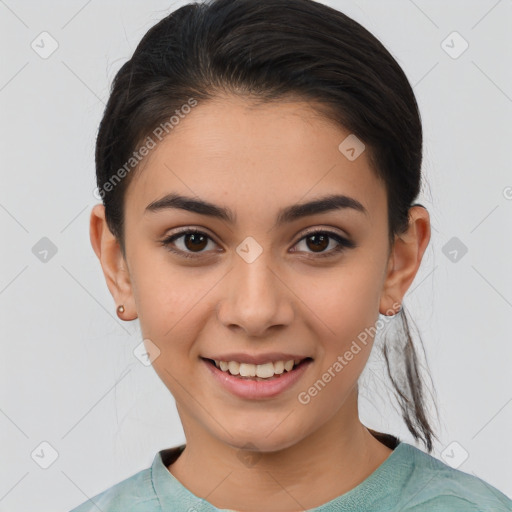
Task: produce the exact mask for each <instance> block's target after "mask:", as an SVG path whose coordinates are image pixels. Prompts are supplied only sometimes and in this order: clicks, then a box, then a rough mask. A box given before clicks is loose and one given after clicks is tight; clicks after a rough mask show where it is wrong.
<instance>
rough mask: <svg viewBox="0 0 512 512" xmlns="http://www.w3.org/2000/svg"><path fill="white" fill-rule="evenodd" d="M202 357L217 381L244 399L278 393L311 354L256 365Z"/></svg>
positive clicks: (306, 364)
mask: <svg viewBox="0 0 512 512" xmlns="http://www.w3.org/2000/svg"><path fill="white" fill-rule="evenodd" d="M201 360H202V361H203V363H204V364H205V366H206V368H207V369H208V371H209V374H210V375H211V376H212V377H213V378H214V379H215V381H216V382H217V383H219V384H220V385H221V386H222V387H223V388H224V389H226V390H227V391H229V392H230V393H232V394H234V395H236V396H238V397H240V398H246V399H262V398H271V397H275V396H277V395H279V394H280V393H282V392H283V391H285V390H287V389H289V388H290V387H291V386H293V384H295V383H296V382H297V381H298V380H299V379H300V378H301V377H302V375H303V374H304V373H305V371H306V370H307V368H308V367H309V366H310V365H311V364H312V362H313V359H312V358H310V357H307V358H305V359H296V360H294V359H292V360H288V361H274V362H273V363H272V362H269V363H264V364H259V365H255V364H248V363H238V362H236V361H217V360H214V359H206V358H201ZM262 375H264V376H262Z"/></svg>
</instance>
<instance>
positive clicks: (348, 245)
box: [160, 228, 356, 259]
mask: <svg viewBox="0 0 512 512" xmlns="http://www.w3.org/2000/svg"><path fill="white" fill-rule="evenodd" d="M190 234H197V235H204V236H206V237H207V238H209V239H210V240H212V239H211V237H209V236H208V235H207V234H206V233H204V232H203V231H200V230H198V229H193V228H188V229H187V230H184V231H180V232H179V233H175V234H173V235H171V236H169V237H167V238H165V239H164V240H162V241H161V242H160V243H161V245H163V246H164V247H165V248H166V249H167V250H168V251H170V252H172V253H174V254H177V255H179V256H183V257H185V258H198V257H200V256H201V254H202V253H201V252H198V253H190V252H186V251H182V250H177V249H174V248H172V247H171V244H172V243H173V242H174V241H175V240H177V239H179V238H182V237H183V236H186V235H190ZM312 235H327V236H328V237H329V238H332V239H333V240H335V241H336V242H337V243H338V246H337V247H336V248H334V249H331V250H330V251H327V252H323V253H310V254H315V256H308V257H309V258H314V259H317V258H327V257H333V256H335V255H337V254H339V253H341V252H343V251H345V250H346V249H353V248H355V247H356V244H355V243H354V242H352V241H351V240H348V239H346V238H344V237H342V236H340V235H338V234H337V233H334V232H333V231H326V230H323V229H318V230H315V231H310V232H308V233H306V234H305V235H304V236H303V237H302V238H301V239H300V240H298V241H297V243H296V244H295V245H297V244H298V243H299V242H302V241H303V240H304V239H306V238H308V237H310V236H312ZM212 241H213V240H212ZM192 254H196V255H195V256H192Z"/></svg>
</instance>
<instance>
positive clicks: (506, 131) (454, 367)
mask: <svg viewBox="0 0 512 512" xmlns="http://www.w3.org/2000/svg"><path fill="white" fill-rule="evenodd" d="M183 3H185V2H174V3H171V2H164V1H157V0H151V1H145V2H138V3H136V2H133V1H131V2H121V1H120V0H119V1H103V2H100V1H99V0H90V1H88V2H87V1H77V0H73V1H66V2H64V1H61V2H58V1H53V0H52V1H46V2H35V1H34V2H28V1H20V0H18V1H15V0H5V1H2V0H0V38H1V50H0V51H1V62H2V65H1V67H0V109H1V114H2V115H1V130H2V131H1V136H0V141H1V142H0V144H1V147H0V149H1V155H2V165H1V166H0V168H1V173H2V175H1V187H0V227H1V231H2V240H3V243H2V249H1V253H0V254H1V266H0V315H1V316H0V329H1V334H0V336H1V342H2V345H1V348H2V356H1V358H0V364H1V367H0V375H1V377H0V378H1V381H0V433H1V437H0V451H1V453H2V456H1V458H0V460H1V462H0V511H3V512H5V511H10V512H11V511H26V510H38V511H41V512H45V511H50V510H51V511H53V512H55V511H67V510H69V509H71V508H72V507H74V506H76V505H78V504H79V503H82V502H83V501H85V500H86V499H87V498H88V497H92V496H94V495H95V494H97V493H99V492H100V491H102V490H104V489H105V488H107V487H109V486H111V485H113V484H114V483H117V482H119V481H121V480H122V479H124V478H127V477H129V476H131V475H132V474H134V473H135V472H137V471H139V470H141V469H144V468H146V467H148V466H149V465H150V464H151V462H152V460H153V457H154V455H155V454H156V452H157V451H158V450H160V449H163V448H166V447H170V446H175V445H177V444H179V443H181V442H183V441H184V439H185V438H184V435H183V431H182V428H181V425H180V422H179V418H178V416H177V413H176V409H175V404H174V400H173V398H172V396H171V395H170V393H169V392H168V391H167V389H166V388H165V387H164V385H163V384H162V383H161V382H160V380H159V378H158V377H157V375H156V374H155V373H154V371H153V370H152V368H151V367H146V366H144V365H143V364H141V363H140V362H139V360H138V359H137V358H135V357H134V355H133V349H134V348H135V347H136V346H137V345H138V344H139V343H140V342H141V336H140V330H139V327H138V324H137V322H131V323H124V322H121V321H120V320H118V318H117V317H116V315H115V305H114V303H113V300H112V297H111V296H110V294H109V292H108V289H107V287H106V284H105V282H104V279H103V274H102V272H101V268H100V264H99V262H98V261H97V259H96V256H95V254H94V253H93V250H92V248H91V246H90V243H89V233H88V228H89V225H88V222H89V213H90V210H91V208H92V206H93V205H94V204H96V203H97V202H98V201H97V200H96V198H95V197H94V196H93V190H94V188H95V182H94V161H93V154H94V139H95V135H96V131H97V127H98V123H99V121H100V117H101V115H102V112H103V108H104V103H105V102H106V100H107V97H108V90H109V87H110V83H111V81H112V79H113V77H114V75H115V73H116V71H117V70H118V69H119V67H120V66H121V65H122V64H123V63H124V62H125V61H126V60H127V59H128V58H129V57H130V56H131V54H132V52H133V50H134V49H135V46H136V44H137V43H138V42H139V40H140V38H141V37H142V36H143V35H144V34H145V32H146V31H147V30H148V29H149V28H150V27H151V26H152V25H153V24H155V23H156V22H157V21H158V20H159V19H161V18H162V17H163V16H164V15H166V14H167V13H168V12H170V11H171V10H174V9H175V8H177V7H178V6H180V5H182V4H183ZM325 3H327V4H329V5H331V6H333V7H335V8H338V9H340V10H342V11H344V12H345V13H346V14H348V15H349V16H352V17H353V18H354V19H356V20H357V21H359V22H360V23H362V24H363V25H364V26H366V27H367V28H368V29H369V30H370V31H371V32H373V33H374V34H375V35H376V36H377V37H378V38H379V39H380V40H381V41H382V42H383V43H384V44H385V45H386V47H387V48H388V49H389V50H390V51H391V53H392V54H393V55H394V56H395V58H396V59H397V60H398V62H399V63H400V64H401V65H402V67H403V68H404V70H405V72H406V74H407V76H408V77H409V79H410V81H411V84H412V85H413V86H414V90H415V93H416V95H417V99H418V102H419V105H420V110H421V113H422V118H423V122H424V130H425V149H424V166H423V169H424V173H425V184H424V188H423V192H422V195H421V197H420V201H421V202H422V203H423V204H424V205H425V206H426V207H427V208H428V209H429V211H430V214H431V221H432V239H431V242H430V245H429V247H428V249H427V252H426V254H425V257H424V261H423V263H422V266H421V269H420V272H419V274H418V275H417V277H416V279H415V281H414V283H413V284H412V286H411V288H410V290H409V292H408V294H407V295H406V299H405V304H406V307H408V310H409V311H410V313H411V315H412V317H413V318H414V321H415V323H416V325H417V326H418V329H419V331H420V332H421V335H422V339H423V342H424V344H425V348H426V352H427V358H428V362H429V366H430V369H431V373H432V377H433V381H434V384H435V388H436V390H437V402H438V405H439V410H440V425H435V426H436V427H437V428H438V431H439V435H440V438H441V443H436V449H435V453H434V455H435V456H437V457H438V458H441V459H442V460H444V461H445V462H447V463H451V464H452V465H453V466H454V467H458V468H459V469H460V470H462V471H465V472H468V473H472V474H475V475H477V476H479V477H480V478H483V479H484V480H486V481H487V482H489V483H491V484H492V485H494V486H496V487H497V488H498V489H500V490H501V491H502V492H504V493H505V494H507V495H508V496H510V497H512V470H511V468H510V460H512V437H511V436H510V431H511V426H512V386H511V372H510V366H511V362H512V339H511V336H510V318H511V313H512V268H511V261H512V243H511V233H512V172H511V167H510V156H509V154H510V141H511V140H512V133H511V132H512V129H511V123H510V114H511V112H512V81H511V78H512V76H511V75H512V72H511V69H512V68H511V65H510V64H511V56H512V41H511V35H510V26H511V21H512V0H500V1H496V0H481V1H467V0H464V1H462V0H461V1H449V2H447V1H445V0H443V1H441V0H439V1H426V0H415V1H412V0H411V1H409V0H400V1H398V0H397V1H392V2H391V1H386V2H379V1H368V0H366V1H365V0H359V1H352V2H349V1H329V2H325ZM44 31H46V32H48V33H49V34H50V35H51V38H53V40H55V41H56V42H57V44H58V48H57V49H56V51H55V52H54V53H53V54H51V55H50V56H46V57H47V58H43V57H42V56H41V52H44V51H49V50H50V49H51V44H52V40H51V39H50V38H49V36H40V34H41V33H42V32H44ZM454 31H457V32H458V33H459V34H460V36H461V37H462V38H463V39H460V38H458V36H456V35H455V36H453V35H451V34H452V32H454ZM41 40H43V42H41ZM464 40H465V41H467V43H468V44H469V47H468V48H467V50H466V51H464V52H463V53H462V54H460V55H459V53H460V52H461V50H462V49H463V48H464ZM443 41H445V42H444V43H443ZM33 42H34V43H33ZM32 43H33V44H34V46H36V45H38V46H36V48H37V49H38V51H35V50H34V49H33V48H32V46H31V45H32ZM38 52H39V53H38ZM447 52H448V53H447ZM449 53H451V55H450V54H449ZM45 237H46V238H47V239H49V241H51V243H50V242H49V241H48V240H46V239H44V240H42V241H41V239H43V238H45ZM454 237H455V238H454ZM464 247H466V248H467V252H466V253H465V254H464ZM52 249H53V252H52ZM45 250H47V251H48V252H47V253H45V252H44V251H45ZM454 250H455V251H456V253H455V252H453V251H454ZM55 251H56V253H55V254H54V252H55ZM362 382H364V383H366V384H367V387H365V388H364V389H363V390H362V392H361V395H362V396H361V419H362V420H363V422H366V424H367V425H369V426H370V427H372V428H375V429H377V430H381V431H386V432H391V433H394V434H395V435H399V436H400V437H401V438H402V439H403V440H406V441H408V442H411V443H413V440H412V438H411V436H410V435H409V434H408V431H407V429H406V427H405V425H404V424H403V423H402V422H401V419H400V417H399V416H398V415H397V412H396V411H395V408H394V406H393V405H392V404H387V403H386V401H387V400H389V398H387V397H386V395H385V394H384V395H383V393H382V390H386V389H388V388H389V383H387V381H386V382H385V381H384V380H383V374H382V364H381V362H380V361H379V360H378V358H373V354H372V359H371V360H370V362H369V364H368V367H367V370H365V372H364V374H363V378H362ZM41 443H49V444H43V445H41ZM413 444H414V443H413ZM52 454H54V455H57V458H56V460H55V461H53V463H52ZM50 463H51V464H50ZM48 464H49V467H47V468H46V469H44V468H43V467H41V466H42V465H48Z"/></svg>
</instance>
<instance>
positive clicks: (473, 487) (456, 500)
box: [400, 443, 512, 512]
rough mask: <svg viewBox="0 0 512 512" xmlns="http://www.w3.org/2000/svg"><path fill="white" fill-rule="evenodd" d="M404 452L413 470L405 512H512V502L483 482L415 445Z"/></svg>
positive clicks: (402, 502)
mask: <svg viewBox="0 0 512 512" xmlns="http://www.w3.org/2000/svg"><path fill="white" fill-rule="evenodd" d="M402 448H403V456H404V459H408V461H409V462H410V464H411V466H412V470H411V473H410V478H409V479H408V480H407V484H406V485H407V491H408V492H406V493H405V494H403V495H402V496H403V499H402V500H401V502H400V504H401V505H402V507H403V511H404V512H406V511H407V512H427V511H428V512H445V511H446V512H447V511H450V512H512V500H510V499H509V498H508V497H507V496H506V495H505V494H503V493H502V492H501V491H499V490H498V489H496V488H495V487H493V486H492V485H490V484H488V483H487V482H485V481H484V480H482V479H480V478H478V477H477V476H474V475H470V474H469V473H465V472H464V471H461V470H459V469H454V468H452V467H451V466H449V465H447V464H445V463H444V462H442V461H441V460H439V459H437V458H435V457H433V456H432V455H429V454H428V453H425V452H423V451H422V450H420V449H418V448H416V447H415V446H413V445H410V444H407V443H405V446H404V447H402Z"/></svg>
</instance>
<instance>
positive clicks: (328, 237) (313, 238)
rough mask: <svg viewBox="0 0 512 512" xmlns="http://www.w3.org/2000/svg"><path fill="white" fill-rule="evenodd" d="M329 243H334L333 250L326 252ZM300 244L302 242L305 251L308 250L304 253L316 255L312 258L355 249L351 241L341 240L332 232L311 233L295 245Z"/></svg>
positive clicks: (318, 231) (340, 237)
mask: <svg viewBox="0 0 512 512" xmlns="http://www.w3.org/2000/svg"><path fill="white" fill-rule="evenodd" d="M331 241H334V242H335V243H334V248H332V249H331V250H328V251H326V249H327V248H328V247H329V245H330V243H331ZM302 242H304V245H305V246H306V249H308V250H307V251H304V252H306V253H309V254H311V253H313V254H316V255H317V256H313V257H316V258H323V257H329V256H335V255H336V254H338V253H340V252H342V251H344V250H346V249H352V248H354V247H356V244H355V243H354V242H353V241H352V240H348V239H346V238H343V237H342V236H340V235H338V234H337V233H333V232H332V231H320V230H317V231H312V232H310V233H307V234H306V236H305V237H303V238H301V239H300V240H299V242H298V243H297V245H299V244H300V243H302ZM293 252H295V251H293ZM299 252H301V251H299Z"/></svg>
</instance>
